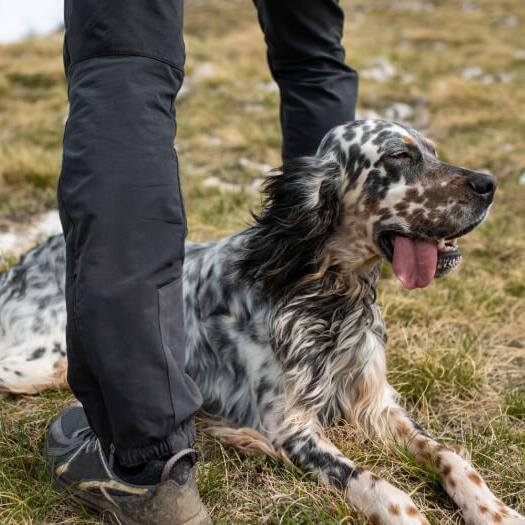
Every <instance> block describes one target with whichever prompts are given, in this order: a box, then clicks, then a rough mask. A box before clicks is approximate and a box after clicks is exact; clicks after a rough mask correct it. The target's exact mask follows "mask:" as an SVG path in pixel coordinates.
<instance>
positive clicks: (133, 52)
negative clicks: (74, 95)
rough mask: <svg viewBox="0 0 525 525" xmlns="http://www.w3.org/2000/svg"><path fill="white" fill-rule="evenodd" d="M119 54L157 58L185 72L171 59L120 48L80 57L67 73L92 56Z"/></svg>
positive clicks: (72, 63) (71, 64)
mask: <svg viewBox="0 0 525 525" xmlns="http://www.w3.org/2000/svg"><path fill="white" fill-rule="evenodd" d="M117 56H134V57H141V58H148V59H150V60H156V61H157V62H161V63H163V64H166V65H168V66H170V67H172V68H173V69H176V70H177V71H180V72H181V73H183V74H184V67H181V66H178V65H176V64H174V63H173V62H170V61H169V60H166V59H165V58H162V57H159V56H156V55H150V54H148V53H142V52H139V51H136V50H133V49H119V50H115V51H108V52H105V53H97V54H94V55H89V56H86V57H80V58H78V59H77V60H75V61H74V62H71V63H70V64H69V67H68V70H67V73H68V74H69V72H70V71H71V69H72V68H73V67H74V66H76V65H77V64H80V63H81V62H86V61H87V60H91V59H92V58H104V57H117Z"/></svg>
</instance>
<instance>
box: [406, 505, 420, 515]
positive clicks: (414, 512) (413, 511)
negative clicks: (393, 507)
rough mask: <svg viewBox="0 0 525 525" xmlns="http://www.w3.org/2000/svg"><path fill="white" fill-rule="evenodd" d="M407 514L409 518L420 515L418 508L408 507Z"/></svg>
mask: <svg viewBox="0 0 525 525" xmlns="http://www.w3.org/2000/svg"><path fill="white" fill-rule="evenodd" d="M406 513H407V514H408V515H409V516H417V515H418V514H419V511H418V510H417V509H416V507H407V508H406Z"/></svg>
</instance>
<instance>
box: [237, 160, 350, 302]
mask: <svg viewBox="0 0 525 525" xmlns="http://www.w3.org/2000/svg"><path fill="white" fill-rule="evenodd" d="M341 187H342V176H341V169H340V165H339V164H338V163H337V162H335V161H334V160H333V159H326V158H319V157H304V158H299V159H295V160H291V161H287V162H285V163H284V165H283V166H282V168H281V169H279V170H276V172H274V173H273V174H272V175H270V176H269V177H268V179H267V180H266V183H265V185H264V193H265V195H266V200H265V202H264V206H263V209H262V211H261V213H260V215H254V219H255V224H254V226H253V227H251V228H249V229H248V230H247V231H246V235H247V238H246V245H245V246H246V250H245V252H244V254H241V261H240V269H241V272H242V273H243V274H244V275H247V276H250V277H252V278H254V279H257V280H259V281H261V280H262V282H263V286H264V288H265V289H266V291H267V292H269V293H270V294H271V295H272V296H274V297H275V296H276V295H278V296H282V294H284V293H286V291H288V290H290V289H291V288H292V287H294V285H295V284H296V283H297V282H298V281H299V280H301V279H302V278H304V277H305V276H306V275H307V274H309V273H315V272H316V271H317V268H318V263H319V260H320V258H321V255H322V253H323V250H324V247H325V244H326V241H327V240H328V238H329V237H330V236H331V234H332V233H333V232H334V231H335V230H336V229H337V227H338V224H339V219H340V208H341V204H340V195H341Z"/></svg>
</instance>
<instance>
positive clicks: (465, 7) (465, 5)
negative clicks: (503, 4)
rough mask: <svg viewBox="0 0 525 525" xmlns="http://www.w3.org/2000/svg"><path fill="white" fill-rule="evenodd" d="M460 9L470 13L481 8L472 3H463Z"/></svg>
mask: <svg viewBox="0 0 525 525" xmlns="http://www.w3.org/2000/svg"><path fill="white" fill-rule="evenodd" d="M459 8H460V9H461V10H462V11H465V12H469V11H477V10H478V9H479V6H478V5H476V4H473V3H472V2H461V4H459Z"/></svg>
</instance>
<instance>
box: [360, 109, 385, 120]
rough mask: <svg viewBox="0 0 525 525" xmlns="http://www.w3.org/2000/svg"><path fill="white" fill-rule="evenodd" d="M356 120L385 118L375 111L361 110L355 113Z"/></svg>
mask: <svg viewBox="0 0 525 525" xmlns="http://www.w3.org/2000/svg"><path fill="white" fill-rule="evenodd" d="M355 118H356V120H366V119H381V118H383V117H382V116H381V115H380V114H379V113H376V112H375V111H374V110H373V109H359V110H357V111H356V113H355Z"/></svg>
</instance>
